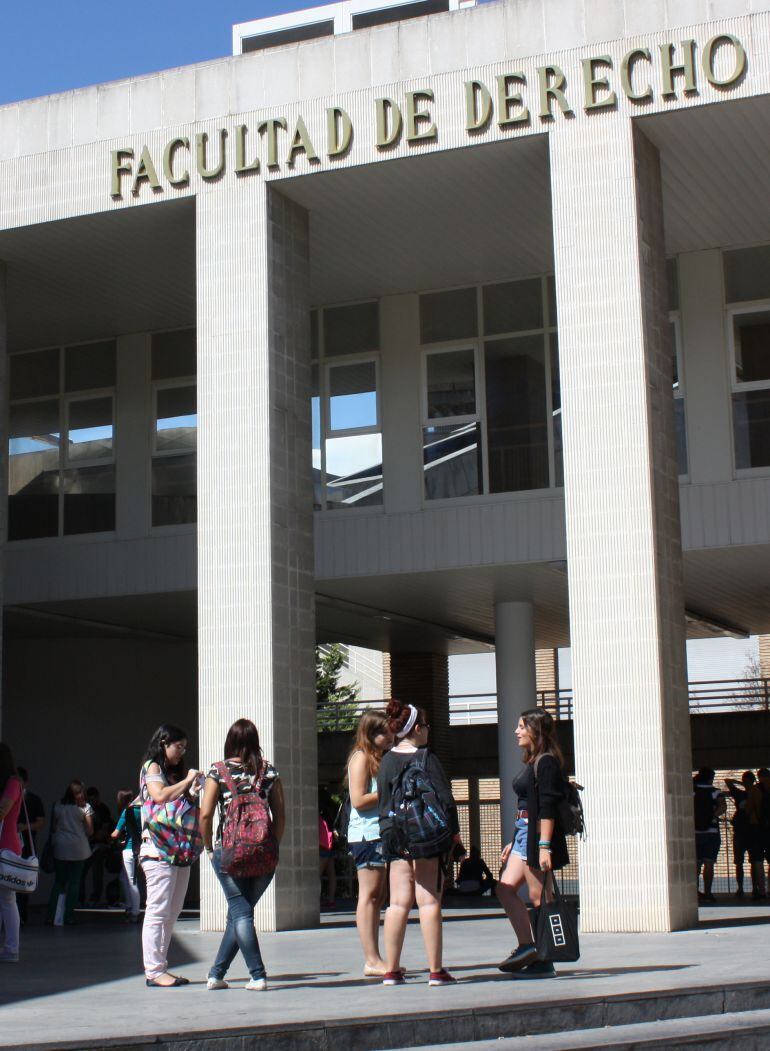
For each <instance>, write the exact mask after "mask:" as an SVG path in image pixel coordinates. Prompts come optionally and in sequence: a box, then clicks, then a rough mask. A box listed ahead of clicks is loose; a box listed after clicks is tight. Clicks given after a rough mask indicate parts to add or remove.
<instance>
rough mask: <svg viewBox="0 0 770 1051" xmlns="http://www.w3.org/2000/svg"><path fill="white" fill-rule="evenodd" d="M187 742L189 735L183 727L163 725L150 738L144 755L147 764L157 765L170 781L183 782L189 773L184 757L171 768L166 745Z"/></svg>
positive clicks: (170, 724) (171, 724) (169, 724)
mask: <svg viewBox="0 0 770 1051" xmlns="http://www.w3.org/2000/svg"><path fill="white" fill-rule="evenodd" d="M186 740H187V734H186V733H185V731H184V730H182V729H181V727H179V726H174V725H173V723H163V724H162V725H161V726H159V727H158V729H157V730H156V731H155V733H154V734H153V735H152V737H151V738H150V743H149V744H148V745H147V751H146V752H145V754H144V761H145V763H157V764H158V766H159V767H160V768H161V770H162V771H163V773H164V774H165V775H166V777H167V778H168V780H169V781H181V780H182V778H183V777H184V775H185V774H186V773H187V764H186V763H185V760H184V756H182V759H181V760H180V762H178V763H177V764H176V766H171V765H170V764H169V763H168V760H167V759H166V749H165V745H167V744H174V742H175V741H186Z"/></svg>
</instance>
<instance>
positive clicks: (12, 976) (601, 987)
mask: <svg viewBox="0 0 770 1051" xmlns="http://www.w3.org/2000/svg"><path fill="white" fill-rule="evenodd" d="M700 915H701V922H700V924H699V926H698V928H697V929H694V930H690V931H683V932H679V933H675V934H665V935H662V934H661V935H642V934H637V935H586V936H584V937H583V939H582V942H581V945H582V950H583V954H582V957H581V959H580V961H579V962H578V963H575V964H565V965H563V966H560V967H558V977H557V978H556V979H553V980H546V981H528V982H524V981H521V980H517V979H516V978H512V977H510V976H507V975H503V974H501V973H500V972H498V971H497V970H496V967H495V965H496V963H497V962H498V961H499V960H500V959H501V958H503V957H504V956H505V955H507V953H508V952H509V951H510V949H511V946H512V942H513V939H512V937H511V932H510V927H509V926H508V924H507V922H506V920H505V919H504V917H503V916H502V914H501V913H500V912H499V911H498V910H496V909H494V908H490V907H489V906H485V907H484V908H482V909H480V910H478V911H476V910H473V909H470V910H469V909H464V910H451V909H450V910H448V912H447V915H446V923H445V928H444V931H445V961H446V964H447V966H448V967H449V969H450V970H451V971H452V972H453V973H454V974H455V975H456V976H457V978H458V979H459V981H458V984H457V985H456V986H454V987H449V988H439V989H435V988H429V987H428V985H427V974H426V969H425V963H424V957H423V954H422V943H421V939H420V934H419V929H418V926H417V924H416V922H414V921H413V922H412V923H411V924H410V928H409V930H408V932H407V939H406V948H405V953H404V958H403V962H404V964H405V965H406V966H407V968H408V969H409V972H410V975H409V981H408V984H407V985H406V986H402V987H395V988H385V987H383V986H382V985H381V983H379V982H377V981H372V980H367V979H364V978H363V977H362V974H361V970H362V968H361V958H360V950H359V947H358V941H357V936H356V932H355V928H354V926H353V920H352V917H351V916H350V915H349V914H333V915H330V916H326V917H324V921H323V923H322V925H321V926H320V927H319V928H317V929H314V930H305V931H287V932H281V933H276V934H265V935H262V936H261V944H262V950H263V955H264V958H265V963H266V966H267V970H268V975H269V979H270V988H269V990H268V991H267V992H266V993H257V992H247V991H246V990H245V989H244V984H245V982H246V980H247V979H248V974H247V972H246V969H245V967H244V965H243V962H242V960H241V958H240V957H238V958H236V961H235V963H234V964H233V968H232V970H231V974H230V976H229V978H230V979H231V980H232V987H231V988H230V989H228V990H222V991H217V992H209V991H208V990H206V985H205V981H206V974H207V970H208V966H209V965H210V963H211V961H212V960H213V959H214V956H215V953H216V947H217V944H218V940H219V936H218V935H216V934H210V933H201V932H200V931H198V930H197V921H196V920H194V919H183V920H182V921H180V923H179V924H178V926H177V932H176V934H175V937H174V942H173V945H172V950H171V954H170V959H171V961H172V967H173V970H174V971H175V972H176V973H179V974H182V975H184V976H185V977H187V978H189V979H190V982H191V984H190V985H189V986H185V987H182V988H178V989H171V990H162V989H148V988H147V987H146V986H145V985H144V978H143V976H142V974H141V970H140V967H141V965H140V958H141V957H140V940H141V936H140V931H139V929H138V928H136V927H135V926H130V925H128V926H126V925H123V924H121V923H120V922H119V917H117V916H113V915H103V916H98V917H97V916H91V917H89V918H88V919H86V920H85V922H83V923H82V924H81V925H80V926H76V927H65V928H49V927H43V926H38V925H33V926H31V927H27V928H24V929H23V931H22V960H21V962H20V963H19V964H18V965H13V964H5V965H2V971H0V1047H2V1048H24V1049H25V1051H27V1049H30V1048H33V1047H60V1048H63V1047H78V1048H83V1047H106V1046H121V1045H122V1046H124V1047H129V1046H131V1045H134V1046H142V1045H146V1044H148V1043H151V1042H162V1043H163V1044H164V1046H165V1045H166V1044H168V1046H174V1047H179V1048H182V1047H184V1048H193V1047H196V1046H198V1047H199V1048H201V1051H203V1049H204V1048H205V1046H206V1044H207V1043H209V1046H210V1047H214V1046H216V1045H220V1046H223V1045H221V1042H220V1040H216V1039H215V1038H217V1037H219V1038H221V1037H229V1038H230V1039H229V1040H228V1042H227V1047H228V1049H229V1048H233V1049H236V1048H238V1049H240V1048H246V1046H247V1044H248V1046H251V1041H246V1037H245V1034H248V1033H253V1032H254V1031H255V1029H256V1028H259V1029H261V1030H262V1031H263V1032H265V1030H266V1029H269V1030H270V1031H271V1032H272V1033H273V1036H272V1037H271V1041H270V1042H269V1043H264V1044H263V1045H262V1046H264V1047H268V1046H269V1047H271V1048H273V1047H275V1048H278V1047H279V1046H280V1044H281V1043H282V1044H283V1045H284V1046H286V1047H297V1046H300V1043H301V1042H300V1041H299V1036H300V1033H303V1034H305V1035H304V1036H303V1037H302V1040H304V1045H303V1046H311V1045H312V1044H313V1040H312V1039H311V1037H310V1032H311V1031H312V1030H314V1029H316V1028H317V1029H318V1030H319V1031H320V1030H323V1031H324V1033H325V1034H326V1035H325V1036H324V1037H323V1039H322V1038H321V1036H319V1037H318V1040H317V1041H316V1044H317V1046H326V1045H327V1043H328V1044H329V1045H331V1043H333V1042H334V1041H333V1040H332V1036H333V1031H334V1030H335V1029H336V1030H337V1032H338V1034H339V1036H340V1037H341V1038H342V1037H343V1034H345V1033H348V1032H349V1027H350V1025H351V1023H353V1022H355V1021H356V1020H358V1021H360V1022H361V1023H364V1028H362V1029H361V1030H360V1039H359V1040H358V1043H359V1044H360V1046H362V1047H363V1046H367V1047H379V1048H388V1047H390V1048H394V1047H406V1046H413V1045H414V1044H422V1045H425V1044H426V1043H429V1042H430V1043H438V1044H449V1043H453V1042H456V1043H463V1042H466V1041H468V1040H471V1039H475V1040H478V1039H480V1038H483V1037H484V1035H485V1033H484V1024H485V1022H487V1021H488V1022H489V1033H488V1035H489V1037H494V1038H496V1037H498V1036H499V1035H501V1027H503V1028H504V1025H507V1024H508V1019H509V1018H510V1019H514V1016H515V1015H516V1012H519V1011H520V1010H521V1009H524V1008H531V1007H533V1006H534V1007H535V1008H537V1009H538V1010H537V1015H538V1017H539V1018H540V1020H541V1023H542V1024H541V1025H540V1027H539V1028H536V1029H535V1031H536V1032H541V1033H542V1032H547V1031H548V1030H547V1029H544V1028H543V1026H544V1025H546V1024H550V1022H553V1021H554V1019H556V1020H557V1022H558V1025H557V1026H556V1030H557V1031H558V1030H561V1031H569V1030H572V1029H575V1028H581V1029H587V1028H591V1025H592V1015H591V1012H592V1011H594V1012H595V1014H596V1019H595V1021H594V1025H596V1026H603V1025H606V1024H608V1021H609V1023H610V1024H614V1025H624V1024H633V1023H635V1022H639V1021H649V1020H652V1019H654V1018H665V1017H667V1014H666V1012H667V1011H671V1012H673V1016H677V1015H678V1016H681V1015H682V1014H685V1015H687V1016H695V1015H701V1014H705V1015H709V1014H714V1013H717V1014H723V1013H725V1012H728V1011H737V1012H741V1011H747V1010H764V1009H767V1008H770V962H769V958H768V954H767V945H768V933H770V932H768V926H767V925H768V923H770V907H768V906H757V907H753V908H752V907H733V906H724V907H715V908H710V909H708V910H706V909H703V910H701V914H700ZM414 919H416V917H415V918H414ZM672 991H676V993H677V996H678V997H679V998H682V997H684V998H685V1001H686V1002H684V1001H683V1003H682V1004H680V1006H679V1007H678V1008H677V1007H675V1006H671V1005H672V1004H673V1001H672V999H671V996H670V994H671V992H672ZM158 1001H160V1002H158ZM608 1004H609V1007H608V1006H607V1005H608ZM598 1005H603V1006H601V1010H599V1006H598ZM640 1014H641V1015H643V1016H644V1017H640ZM529 1017H530V1018H531V1017H532V1012H531V1011H530V1012H529ZM426 1018H428V1019H430V1020H431V1027H432V1030H433V1032H432V1036H431V1039H430V1040H426V1039H425V1035H424V1032H422V1033H420V1034H416V1033H415V1032H412V1030H411V1029H410V1020H412V1019H422V1020H424V1019H426ZM501 1019H505V1023H503V1022H501ZM575 1019H578V1020H577V1021H575ZM511 1024H513V1022H511ZM527 1024H528V1025H529V1024H530V1023H529V1022H528V1023H527ZM366 1027H368V1030H369V1031H367V1028H366ZM278 1030H281V1031H283V1034H284V1037H285V1040H282V1041H278V1040H277V1038H276V1033H277V1031H278ZM523 1031H524V1032H527V1031H529V1030H523ZM551 1031H554V1028H551ZM516 1032H517V1031H516V1030H515V1029H512V1030H511V1032H510V1035H515V1033H516ZM292 1034H294V1035H292ZM196 1041H197V1043H196ZM338 1046H340V1045H339V1044H338ZM498 1046H499V1045H498Z"/></svg>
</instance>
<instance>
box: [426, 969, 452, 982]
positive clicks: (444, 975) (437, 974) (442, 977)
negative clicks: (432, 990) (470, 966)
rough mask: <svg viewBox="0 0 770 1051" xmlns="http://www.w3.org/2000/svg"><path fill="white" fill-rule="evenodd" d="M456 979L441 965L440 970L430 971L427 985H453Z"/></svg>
mask: <svg viewBox="0 0 770 1051" xmlns="http://www.w3.org/2000/svg"><path fill="white" fill-rule="evenodd" d="M456 982H457V979H456V978H455V977H454V976H453V975H451V974H450V973H449V971H447V970H446V968H444V967H442V968H441V970H440V971H431V972H430V976H429V977H428V985H455V984H456Z"/></svg>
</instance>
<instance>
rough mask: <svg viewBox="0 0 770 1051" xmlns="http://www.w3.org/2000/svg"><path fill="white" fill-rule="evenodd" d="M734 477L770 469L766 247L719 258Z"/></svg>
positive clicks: (769, 248) (769, 267)
mask: <svg viewBox="0 0 770 1051" xmlns="http://www.w3.org/2000/svg"><path fill="white" fill-rule="evenodd" d="M723 262H724V275H725V296H726V299H727V339H728V343H729V346H730V368H731V379H732V409H733V442H734V448H735V467H736V470H738V471H747V470H754V469H756V468H767V467H770V245H758V246H755V247H752V248H740V249H737V250H734V251H730V252H725V253H724V255H723Z"/></svg>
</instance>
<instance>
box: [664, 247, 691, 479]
mask: <svg viewBox="0 0 770 1051" xmlns="http://www.w3.org/2000/svg"><path fill="white" fill-rule="evenodd" d="M666 284H667V291H668V322H669V332H670V340H671V386H672V389H673V393H674V427H675V429H676V458H677V465H678V470H679V475H680V477H681V476H682V475H686V474H687V472H688V465H687V417H686V413H685V403H684V373H683V362H682V319H681V314H680V312H679V267H678V264H677V260H676V257H672V258H671V259H667V260H666Z"/></svg>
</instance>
